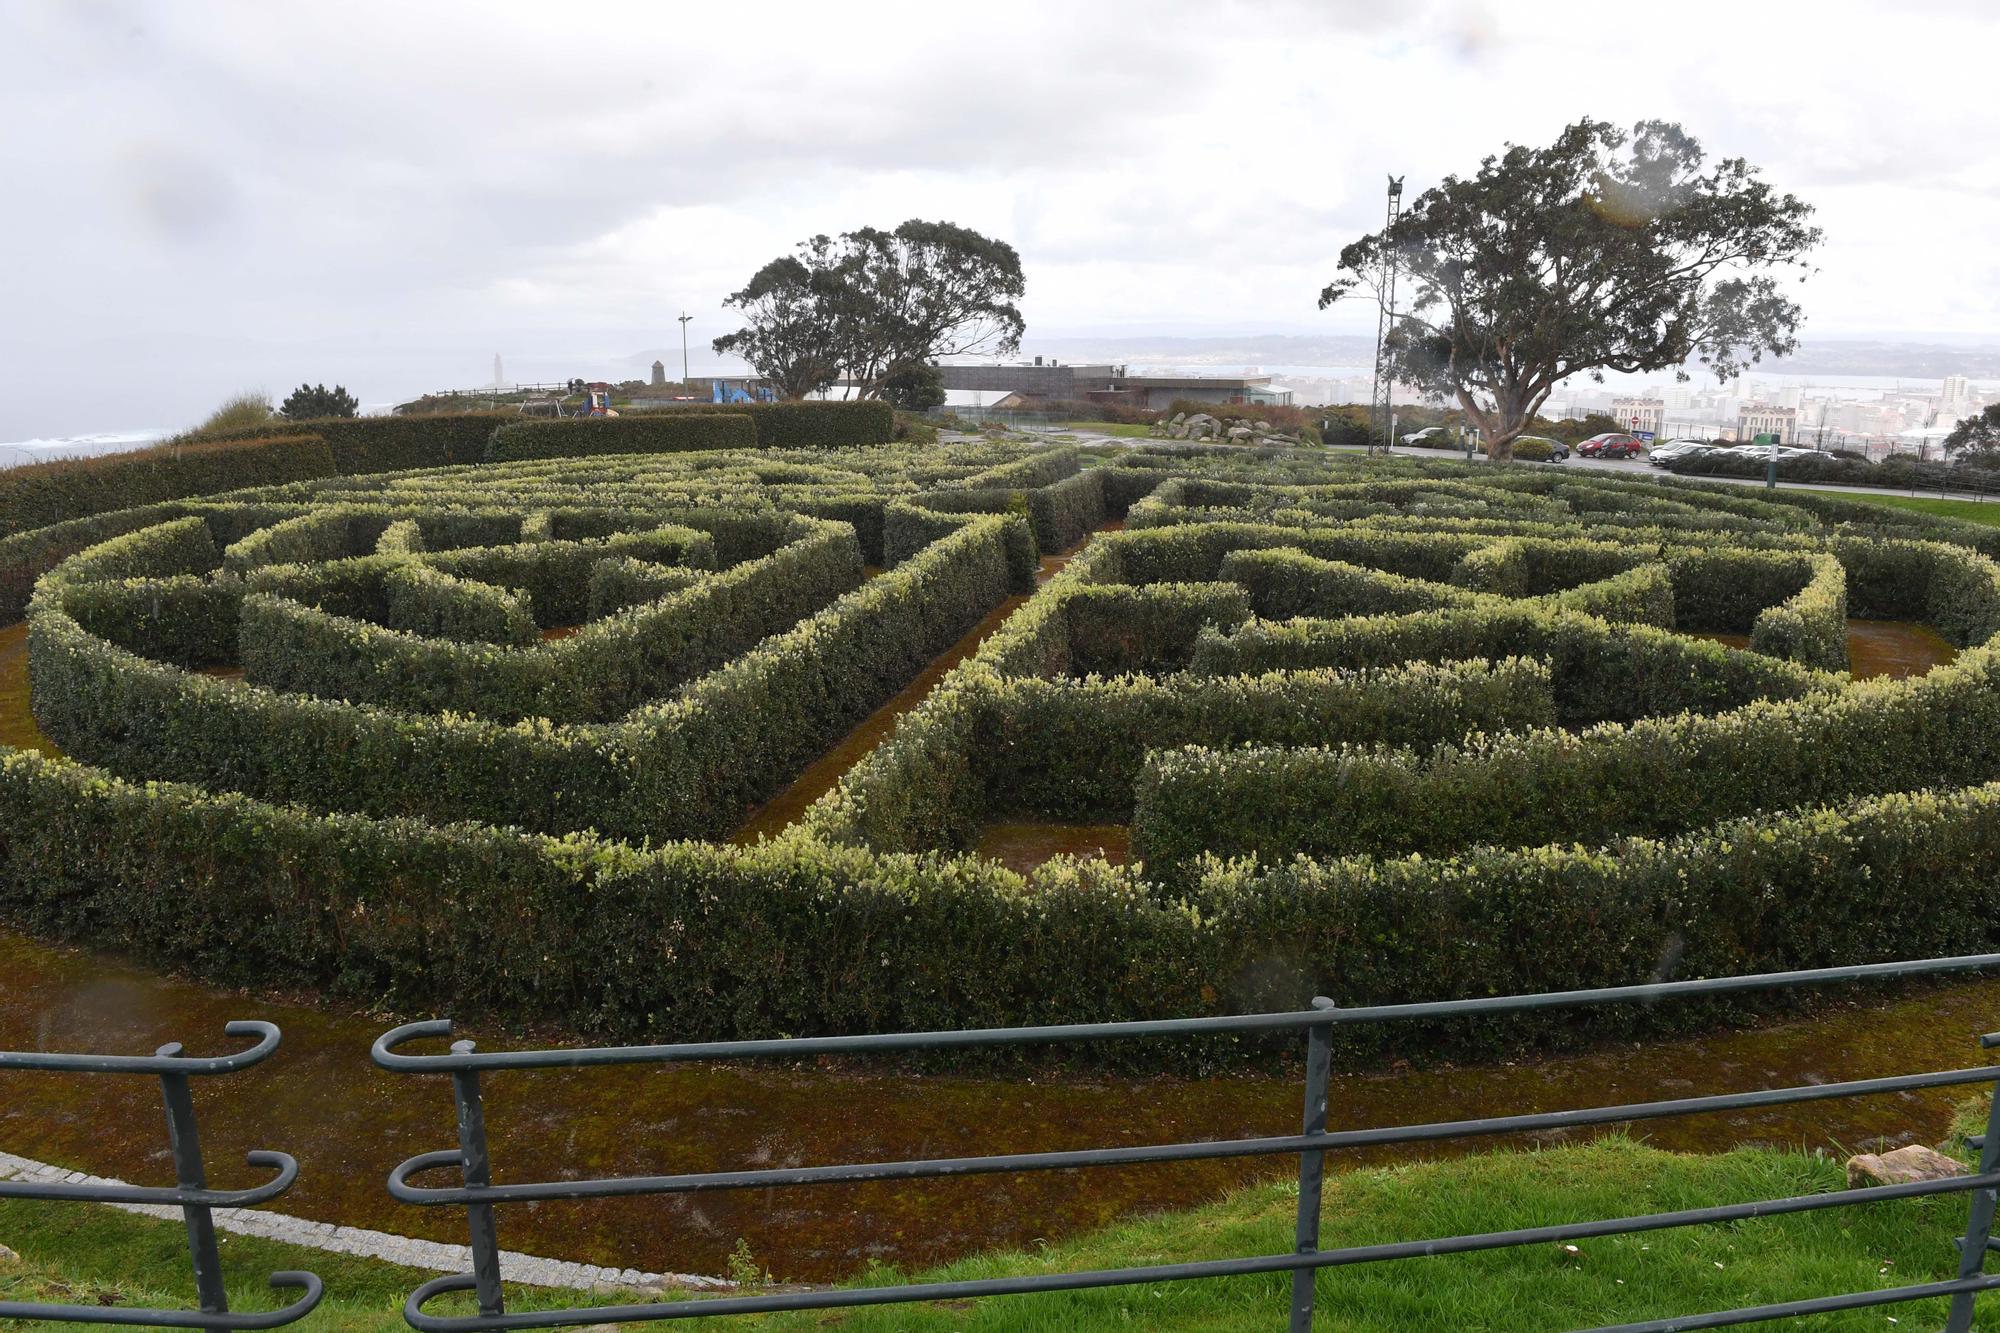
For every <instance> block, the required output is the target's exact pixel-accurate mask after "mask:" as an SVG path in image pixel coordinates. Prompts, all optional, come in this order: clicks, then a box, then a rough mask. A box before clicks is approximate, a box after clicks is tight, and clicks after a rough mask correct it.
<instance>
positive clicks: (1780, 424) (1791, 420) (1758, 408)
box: [1736, 403, 1799, 444]
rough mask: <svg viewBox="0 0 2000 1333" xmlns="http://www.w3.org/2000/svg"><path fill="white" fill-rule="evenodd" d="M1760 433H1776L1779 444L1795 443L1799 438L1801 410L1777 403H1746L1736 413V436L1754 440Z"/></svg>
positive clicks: (1741, 438)
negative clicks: (1780, 405)
mask: <svg viewBox="0 0 2000 1333" xmlns="http://www.w3.org/2000/svg"><path fill="white" fill-rule="evenodd" d="M1759 435H1776V436H1777V437H1778V443H1779V444H1794V443H1796V442H1797V441H1798V438H1799V410H1798V409H1797V408H1796V407H1779V406H1778V405H1777V404H1775V403H1745V404H1743V406H1742V407H1741V408H1740V409H1738V411H1737V414H1736V438H1737V439H1739V440H1754V439H1756V438H1757V437H1758V436H1759Z"/></svg>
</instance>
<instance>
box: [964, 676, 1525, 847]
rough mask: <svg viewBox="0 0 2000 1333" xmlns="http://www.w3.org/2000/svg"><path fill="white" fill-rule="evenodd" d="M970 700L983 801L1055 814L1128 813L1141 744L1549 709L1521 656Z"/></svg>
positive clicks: (1092, 683) (1006, 692) (1307, 733)
mask: <svg viewBox="0 0 2000 1333" xmlns="http://www.w3.org/2000/svg"><path fill="white" fill-rule="evenodd" d="M979 703H980V707H979V715H978V723H977V730H976V733H975V735H976V740H975V748H974V750H973V757H972V762H973V764H974V767H975V768H976V769H977V770H978V771H980V772H981V773H982V774H983V776H984V777H985V780H986V785H987V792H988V796H987V801H986V805H987V806H988V808H989V809H991V810H993V811H995V812H1001V813H1015V814H1025V815H1027V816H1030V817H1034V818H1043V819H1063V820H1078V819H1094V820H1102V819H1114V820H1119V821H1124V820H1128V819H1130V818H1131V816H1132V802H1133V791H1134V788H1135V787H1136V785H1137V783H1138V780H1139V775H1140V772H1141V770H1142V769H1143V768H1144V766H1145V762H1146V754H1147V752H1148V751H1150V750H1156V749H1167V748H1172V747H1176V746H1181V745H1207V746H1219V747H1226V746H1234V745H1258V744H1274V745H1302V744H1321V745H1323V744H1329V743H1335V742H1346V743H1353V744H1376V743H1382V744H1392V745H1410V746H1418V747H1428V746H1430V745H1434V744H1438V743H1441V742H1447V741H1450V742H1457V741H1461V740H1463V739H1464V738H1465V737H1466V736H1467V735H1468V734H1470V733H1473V732H1481V731H1496V732H1497V731H1517V730H1523V729H1526V728H1529V727H1537V726H1547V725H1550V724H1551V723H1552V722H1553V721H1554V720H1555V703H1554V699H1553V698H1552V696H1551V694H1550V690H1549V669H1548V666H1547V665H1546V664H1545V663H1540V662H1530V661H1527V660H1525V659H1522V658H1514V659H1511V660H1509V661H1506V662H1499V663H1488V662H1452V663H1445V664H1441V665H1430V664H1418V665H1412V666H1404V667H1385V668H1366V669H1363V670H1359V671H1297V672H1291V671H1288V672H1276V673H1272V674H1269V675H1262V676H1227V677H1215V676H1168V677H1165V678H1153V677H1146V676H1121V677H1118V678H1116V679H1113V680H1098V679H1095V678H1093V679H1090V680H1087V681H1075V680H1064V681H1053V680H1039V679H1034V678H1023V677H1011V678H1002V679H1001V680H999V681H997V682H996V683H995V684H994V685H992V686H991V687H990V688H988V689H987V690H985V691H984V692H983V697H982V698H981V699H980V701H979Z"/></svg>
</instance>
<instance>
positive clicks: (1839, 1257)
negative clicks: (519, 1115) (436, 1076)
mask: <svg viewBox="0 0 2000 1333" xmlns="http://www.w3.org/2000/svg"><path fill="white" fill-rule="evenodd" d="M1080 1179H1088V1177H1087V1176H1083V1177H1080ZM1842 1183H1843V1177H1842V1173H1841V1167H1840V1164H1839V1163H1838V1162H1835V1161H1831V1160H1828V1159H1825V1158H1817V1157H1810V1156H1806V1155H1803V1154H1799V1153H1789V1152H1775V1151H1767V1150H1753V1149H1744V1150H1739V1151H1737V1152H1733V1153H1729V1154H1726V1155H1722V1156H1712V1157H1702V1156H1680V1155H1675V1154H1669V1153H1664V1152H1659V1151H1656V1150H1653V1149H1650V1148H1646V1147H1643V1146H1641V1145H1639V1144H1636V1143H1633V1142H1631V1141H1630V1140H1625V1139H1607V1140H1602V1141H1600V1142H1597V1143H1594V1144H1588V1145H1581V1146H1576V1147H1565V1148H1555V1149H1548V1150H1543V1151H1538V1152H1520V1153H1498V1154H1493V1155H1490V1156H1484V1157H1476V1158H1471V1159H1467V1160H1463V1161H1460V1162H1456V1163H1439V1164H1431V1165H1419V1166H1408V1167H1397V1168H1387V1169H1369V1170H1361V1171H1355V1172H1351V1173H1346V1174H1341V1175H1335V1176H1331V1177H1329V1179H1328V1181H1327V1189H1326V1211H1325V1222H1324V1229H1323V1237H1322V1243H1323V1244H1325V1245H1327V1246H1329V1247H1331V1246H1336V1245H1349V1244H1357V1243H1362V1244H1365V1243H1370V1242H1376V1241H1389V1240H1403V1239H1410V1238H1415V1237H1422V1236H1444V1235H1450V1234H1452V1233H1456V1232H1477V1231H1495V1230H1502V1229H1507V1228H1512V1227H1522V1226H1535V1225H1545V1224H1550V1223H1557V1222H1563V1221H1577V1220H1584V1219H1588V1218H1593V1217H1612V1216H1618V1215H1621V1214H1627V1213H1638V1212H1664V1211H1670V1210H1673V1209H1680V1208H1692V1207H1699V1206H1703V1205H1707V1204H1717V1203H1726V1202H1733V1201H1741V1200H1747V1199H1752V1198H1760V1197H1761V1198H1775V1197H1779V1196H1784V1195H1793V1194H1812V1193H1817V1192H1821V1191H1825V1190H1831V1189H1837V1188H1839V1187H1840V1186H1841V1185H1842ZM1296 1197H1297V1195H1296V1191H1295V1190H1294V1189H1293V1188H1292V1187H1291V1186H1289V1185H1285V1184H1276V1185H1266V1186H1262V1187H1258V1188H1253V1189H1250V1190H1246V1191H1244V1192H1241V1193H1238V1194H1235V1195H1232V1196H1231V1197H1229V1198H1228V1199H1225V1200H1223V1201H1221V1202H1218V1203H1216V1204H1213V1205H1211V1206H1209V1207H1206V1208H1202V1209H1197V1210H1194V1211H1192V1212H1186V1213H1173V1214H1162V1215H1159V1216H1155V1217H1148V1218H1141V1219H1137V1220H1134V1221H1131V1222H1127V1223H1124V1224H1122V1225H1118V1226H1114V1227H1111V1228H1108V1229H1106V1230H1104V1231H1101V1232H1097V1233H1094V1234H1091V1235H1088V1236H1084V1237H1080V1238H1077V1239H1075V1240H1070V1241H1065V1242H1062V1243H1060V1244H1056V1245H1051V1246H1048V1247H1046V1248H1043V1249H1038V1250H1035V1251H1033V1252H1029V1253H1018V1252H1017V1253H999V1254H991V1255H985V1256H980V1257H978V1258H974V1259H968V1260H964V1261H962V1262H960V1263H957V1264H953V1265H950V1266H949V1267H946V1268H943V1269H939V1270H935V1271H931V1272H926V1273H923V1274H921V1275H920V1276H921V1277H922V1278H924V1279H926V1280H935V1279H962V1278H984V1277H995V1276H1001V1275H1006V1274H1013V1273H1022V1272H1042V1271H1061V1270H1065V1269H1081V1268H1109V1267H1119V1266H1125V1265H1134V1264H1148V1263H1161V1262H1171V1261H1176V1260H1188V1259H1204V1258H1223V1257H1229V1256H1233V1255H1242V1254H1270V1253H1282V1252H1285V1251H1287V1250H1289V1249H1290V1248H1291V1238H1292V1219H1293V1209H1294V1206H1295V1202H1296ZM1965 1207H1966V1204H1965V1197H1964V1196H1962V1195H1957V1196H1949V1197H1943V1198H1936V1199H1924V1200H1910V1201H1904V1202H1898V1203H1892V1204H1877V1205H1873V1206H1870V1207H1863V1208H1842V1209H1829V1210H1826V1211H1823V1212H1818V1213H1811V1214H1805V1215H1800V1216H1795V1217H1787V1218H1775V1219H1767V1220H1760V1221H1754V1222H1744V1223H1738V1224H1736V1225H1733V1226H1727V1227H1705V1228H1698V1229H1682V1230H1676V1231H1657V1232H1652V1233H1649V1234H1646V1235H1638V1236H1625V1237H1617V1238H1608V1239H1603V1240H1595V1241H1584V1242H1581V1243H1580V1244H1579V1245H1578V1246H1577V1247H1576V1249H1575V1251H1574V1252H1572V1251H1570V1250H1568V1249H1566V1248H1564V1247H1562V1246H1556V1245H1544V1246H1536V1247H1532V1248H1528V1249H1521V1250H1506V1251H1495V1252H1491V1253H1486V1254H1472V1255H1459V1256H1448V1257H1440V1258H1432V1259H1414V1260H1406V1261H1402V1262H1397V1263H1392V1264H1376V1265H1369V1266H1365V1267H1353V1268H1343V1269H1332V1270H1327V1271H1325V1272H1322V1273H1321V1275H1320V1277H1319V1293H1320V1295H1319V1317H1318V1321H1317V1322H1316V1323H1315V1325H1314V1327H1315V1328H1320V1329H1335V1330H1343V1331H1351V1333H1359V1331H1360V1330H1369V1331H1370V1333H1374V1331H1376V1330H1379V1331H1380V1333H1390V1331H1391V1330H1395V1331H1397V1333H1406V1331H1407V1330H1430V1329H1436V1330H1464V1329H1482V1330H1490V1331H1495V1333H1506V1331H1510V1330H1519V1331H1520V1333H1528V1331H1529V1330H1535V1331H1537V1333H1539V1331H1541V1330H1550V1329H1568V1328H1575V1327H1579V1326H1587V1325H1592V1324H1599V1323H1608V1322H1612V1321H1617V1320H1633V1319H1642V1318H1653V1317H1661V1316H1665V1315H1669V1314H1692V1313H1698V1312H1702V1311H1709V1310H1719V1309H1722V1308H1725V1307H1728V1306H1731V1305H1745V1304H1761V1303H1766V1302H1772V1301H1779V1300H1786V1299H1792V1298H1797V1297H1801V1296H1809V1295H1824V1294H1832V1293H1835V1292H1843V1291H1860V1290H1866V1289H1869V1288H1872V1287H1879V1286H1890V1285H1899V1284H1904V1283H1911V1282H1921V1281H1930V1280H1936V1279H1942V1278H1948V1277H1951V1276H1953V1274H1954V1271H1955V1257H1954V1250H1953V1248H1952V1240H1953V1237H1954V1236H1956V1235H1957V1234H1959V1232H1961V1231H1962V1229H1963V1227H1964V1225H1965ZM0 1238H4V1239H5V1241H6V1243H8V1244H10V1245H12V1246H13V1247H14V1248H15V1249H17V1250H19V1251H21V1253H22V1254H23V1255H24V1256H25V1260H26V1262H25V1265H24V1266H22V1267H20V1268H17V1269H15V1270H13V1271H11V1272H8V1271H0V1299H9V1298H11V1299H71V1300H73V1299H85V1300H92V1299H97V1298H99V1297H100V1296H103V1295H115V1297H116V1299H117V1302H118V1303H119V1304H138V1303H148V1304H176V1303H184V1302H185V1301H186V1299H187V1297H186V1294H185V1293H186V1290H187V1282H186V1278H185V1276H184V1275H183V1274H184V1264H185V1256H184V1251H183V1250H182V1248H181V1233H180V1229H179V1228H178V1227H177V1226H173V1225H171V1224H165V1223H158V1222H152V1221H148V1220H144V1219H138V1218H133V1217H129V1216H126V1215H125V1214H121V1213H115V1212H112V1211H110V1210H108V1209H88V1210H87V1209H84V1208H81V1207H62V1206H55V1205H47V1204H21V1203H10V1202H0ZM224 1256H225V1261H226V1262H227V1263H228V1264H229V1266H230V1270H231V1274H232V1277H234V1278H237V1279H238V1285H237V1286H235V1287H233V1288H232V1292H233V1297H234V1296H235V1295H240V1297H241V1298H242V1299H243V1300H244V1302H245V1304H246V1305H249V1304H250V1303H251V1302H252V1301H255V1300H259V1299H261V1300H262V1301H263V1302H264V1303H265V1304H266V1305H267V1306H268V1303H269V1301H268V1296H262V1295H261V1293H258V1292H257V1291H256V1287H257V1286H258V1285H261V1273H263V1272H265V1271H268V1270H270V1269H274V1268H310V1269H312V1270H313V1271H316V1272H318V1273H319V1274H320V1275H321V1276H322V1277H324V1278H325V1279H326V1284H327V1293H328V1295H327V1299H326V1302H325V1304H323V1305H322V1307H321V1310H320V1312H319V1313H317V1314H315V1315H314V1316H313V1317H312V1318H310V1319H308V1320H307V1321H305V1322H304V1323H303V1324H301V1325H300V1327H304V1328H312V1329H343V1330H346V1329H355V1330H359V1329H368V1330H377V1329H379V1330H385V1331H386V1330H389V1329H396V1328H402V1327H404V1325H403V1323H402V1321H401V1319H400V1317H399V1316H398V1314H397V1313H396V1311H397V1309H398V1308H399V1305H400V1302H401V1298H402V1294H403V1293H404V1292H406V1291H407V1290H408V1289H409V1288H410V1287H411V1286H413V1285H414V1284H415V1283H416V1282H417V1281H418V1280H420V1279H419V1277H418V1275H415V1274H411V1273H407V1272H404V1271H401V1270H397V1269H394V1268H390V1267H388V1266H386V1265H382V1264H374V1263H368V1262H364V1261H360V1260H353V1259H345V1258H341V1257H338V1256H334V1255H327V1254H320V1253H314V1252H304V1251H297V1250H290V1249H288V1248H286V1247H283V1246H277V1245H269V1244H264V1243H261V1242H256V1241H249V1240H244V1239H242V1238H235V1239H232V1240H230V1241H229V1242H228V1244H227V1245H226V1246H225V1247H224ZM611 1257H612V1256H606V1258H611ZM253 1274H256V1275H258V1276H252V1275H253ZM898 1280H901V1279H900V1278H899V1276H898V1275H897V1274H895V1273H893V1272H890V1271H888V1270H882V1271H880V1272H877V1273H874V1274H871V1275H870V1277H869V1278H868V1279H867V1281H868V1282H870V1283H878V1282H879V1283H889V1282H893V1281H898ZM1289 1283H1290V1278H1289V1277H1288V1276H1284V1275H1280V1276H1275V1277H1251V1278H1235V1279H1229V1280H1226V1281H1219V1282H1200V1283H1195V1282H1182V1283H1168V1284H1163V1285H1158V1286H1151V1287H1134V1288H1122V1289H1111V1290H1105V1291H1096V1292H1070V1293H1060V1294H1054V1295H1048V1296H1032V1297H999V1298H994V1299H989V1300H985V1301H979V1302H958V1303H952V1304H949V1305H944V1304H925V1305H911V1306H894V1307H887V1308H884V1309H879V1310H872V1311H871V1310H852V1311H840V1312H824V1311H821V1312H812V1313H807V1314H802V1315H797V1316H789V1317H787V1316H779V1317H773V1318H769V1319H762V1320H743V1321H734V1322H731V1321H721V1320H718V1321H713V1322H711V1321H707V1320H702V1321H698V1322H697V1325H696V1326H698V1327H702V1328H716V1329H727V1328H731V1327H750V1328H760V1329H783V1330H804V1329H817V1328H822V1327H828V1326H838V1327H840V1328H842V1329H844V1330H850V1331H851V1333H866V1331H867V1330H912V1329H925V1330H928V1329H954V1330H956V1329H973V1330H995V1331H997V1330H1002V1329H1006V1330H1027V1331H1030V1333H1035V1331H1043V1333H1053V1331H1054V1330H1065V1331H1069V1330H1074V1331H1076V1333H1082V1331H1083V1330H1094V1329H1104V1328H1119V1327H1122V1328H1147V1329H1173V1330H1246V1331H1247V1330H1259V1331H1260V1333H1261V1331H1262V1330H1268V1329H1272V1328H1277V1327H1282V1320H1283V1313H1284V1311H1285V1310H1286V1309H1287V1308H1288V1307H1287V1293H1288V1291H1289ZM555 1295H556V1294H554V1293H525V1302H524V1303H523V1304H522V1305H520V1306H518V1307H510V1308H522V1309H526V1308H530V1306H531V1305H540V1306H542V1307H543V1308H546V1307H547V1306H548V1305H549V1304H551V1303H552V1297H555ZM511 1299H512V1297H511V1296H510V1301H511ZM454 1312H456V1311H454ZM1996 1312H2000V1302H1996V1303H1995V1304H1994V1307H1993V1309H1991V1310H1987V1309H1984V1308H1983V1309H1982V1313H1983V1314H1984V1315H1985V1317H1986V1318H1989V1319H1990V1318H1993V1317H1994V1315H1995V1313H1996ZM1892 1316H1893V1317H1894V1319H1896V1320H1897V1321H1900V1323H1901V1324H1902V1325H1903V1326H1905V1327H1911V1328H1924V1327H1931V1328H1935V1327H1938V1326H1940V1325H1941V1324H1942V1322H1943V1318H1944V1307H1943V1303H1942V1302H1933V1303H1931V1304H1929V1305H1927V1306H1905V1307H1897V1308H1889V1309H1878V1310H1873V1311H1855V1312H1852V1313H1849V1314H1845V1315H1837V1316H1827V1317H1823V1318H1821V1319H1819V1320H1816V1321H1814V1322H1812V1323H1811V1325H1810V1327H1812V1328H1813V1329H1815V1330H1820V1329H1863V1328H1866V1329H1874V1330H1880V1329H1884V1328H1890V1327H1894V1325H1893V1324H1891V1323H1890V1322H1889V1319H1890V1317H1892Z"/></svg>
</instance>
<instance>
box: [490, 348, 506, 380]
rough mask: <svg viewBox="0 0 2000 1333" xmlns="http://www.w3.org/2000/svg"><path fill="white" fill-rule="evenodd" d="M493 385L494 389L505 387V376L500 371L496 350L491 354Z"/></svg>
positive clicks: (498, 355) (498, 356)
mask: <svg viewBox="0 0 2000 1333" xmlns="http://www.w3.org/2000/svg"><path fill="white" fill-rule="evenodd" d="M493 387H494V388H495V389H504V388H506V387H507V378H506V376H505V375H503V374H501V372H500V353H498V352H495V353H494V354H493Z"/></svg>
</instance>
